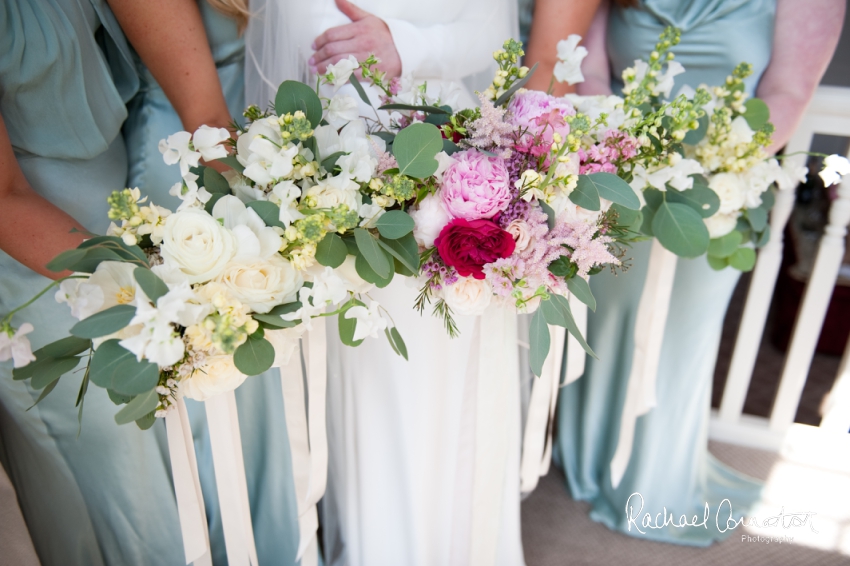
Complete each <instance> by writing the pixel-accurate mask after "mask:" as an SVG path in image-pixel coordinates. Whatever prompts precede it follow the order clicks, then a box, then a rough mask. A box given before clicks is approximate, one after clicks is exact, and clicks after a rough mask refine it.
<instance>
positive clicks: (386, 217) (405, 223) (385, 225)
mask: <svg viewBox="0 0 850 566" xmlns="http://www.w3.org/2000/svg"><path fill="white" fill-rule="evenodd" d="M415 226H416V223H415V222H413V217H412V216H410V215H409V214H408V213H406V212H404V211H403V210H390V211H388V212H385V213H384V214H382V215H381V216H380V217H378V220H377V221H376V222H375V227H376V228H377V229H378V232H380V234H381V236H383V237H384V238H386V239H387V240H397V239H399V238H402V237H404V236H407V235H408V234H410V233H411V232H413V228H414V227H415Z"/></svg>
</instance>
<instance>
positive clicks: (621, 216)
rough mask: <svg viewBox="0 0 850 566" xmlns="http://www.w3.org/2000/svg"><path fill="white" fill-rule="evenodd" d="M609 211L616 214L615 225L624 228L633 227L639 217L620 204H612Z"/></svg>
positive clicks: (637, 213)
mask: <svg viewBox="0 0 850 566" xmlns="http://www.w3.org/2000/svg"><path fill="white" fill-rule="evenodd" d="M611 210H613V211H615V212H616V213H617V224H618V225H620V226H624V227H631V226H633V225H634V224H635V223H636V222H637V221H638V219H639V217H640V211H639V210H632V209H630V208H626V207H625V206H622V205H620V204H612V205H611ZM550 230H551V228H550Z"/></svg>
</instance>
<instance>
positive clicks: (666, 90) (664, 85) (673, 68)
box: [652, 61, 685, 98]
mask: <svg viewBox="0 0 850 566" xmlns="http://www.w3.org/2000/svg"><path fill="white" fill-rule="evenodd" d="M684 72H685V68H684V67H683V66H682V64H681V63H679V62H678V61H669V62H668V63H667V70H666V71H665V72H664V73H662V74H660V75H658V83H657V84H656V85H655V88H653V89H652V92H653V94H655V95H656V96H660V95H662V94H663V95H664V98H670V92H671V91H672V90H673V83H674V82H675V81H674V78H675V77H676V75H681V74H682V73H684Z"/></svg>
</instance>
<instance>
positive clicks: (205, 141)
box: [192, 126, 230, 161]
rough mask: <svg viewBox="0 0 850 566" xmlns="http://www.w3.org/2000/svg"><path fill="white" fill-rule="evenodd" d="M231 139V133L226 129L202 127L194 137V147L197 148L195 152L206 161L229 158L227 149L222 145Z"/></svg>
mask: <svg viewBox="0 0 850 566" xmlns="http://www.w3.org/2000/svg"><path fill="white" fill-rule="evenodd" d="M229 139H230V132H228V131H227V130H226V129H224V128H210V127H209V126H201V127H200V128H198V129H197V130H196V131H195V134H194V135H193V136H192V145H193V146H194V147H195V151H197V152H198V153H200V154H201V157H203V159H204V161H212V160H213V159H222V158H223V157H227V148H226V147H224V146H223V145H222V143H223V142H225V141H227V140H229Z"/></svg>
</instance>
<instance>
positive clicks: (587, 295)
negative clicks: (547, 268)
mask: <svg viewBox="0 0 850 566" xmlns="http://www.w3.org/2000/svg"><path fill="white" fill-rule="evenodd" d="M567 288H568V289H569V290H570V293H572V294H573V295H574V296H575V298H576V299H578V300H579V301H581V302H582V303H584V304H586V305H587V308H589V309H590V310H592V311H594V312H596V299H595V298H593V293H592V292H591V290H590V285H589V284H588V283H587V281H585V280H584V279H582V278H581V277H573V278H571V279H567Z"/></svg>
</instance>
